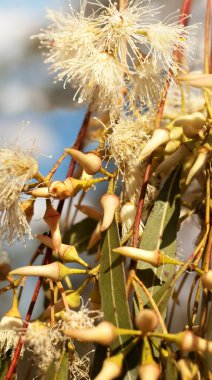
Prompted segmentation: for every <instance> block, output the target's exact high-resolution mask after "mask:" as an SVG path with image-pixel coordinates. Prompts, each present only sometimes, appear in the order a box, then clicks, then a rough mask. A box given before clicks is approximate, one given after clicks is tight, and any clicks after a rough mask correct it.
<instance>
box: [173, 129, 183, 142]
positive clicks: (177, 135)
mask: <svg viewBox="0 0 212 380" xmlns="http://www.w3.org/2000/svg"><path fill="white" fill-rule="evenodd" d="M182 136H183V128H182V127H174V128H172V129H171V130H170V140H178V141H179V140H180V139H181V137H182Z"/></svg>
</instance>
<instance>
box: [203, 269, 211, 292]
mask: <svg viewBox="0 0 212 380" xmlns="http://www.w3.org/2000/svg"><path fill="white" fill-rule="evenodd" d="M201 281H202V285H203V286H204V288H206V289H209V290H212V270H209V271H208V272H207V273H204V274H203V275H202V277H201Z"/></svg>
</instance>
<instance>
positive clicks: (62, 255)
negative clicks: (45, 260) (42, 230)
mask: <svg viewBox="0 0 212 380" xmlns="http://www.w3.org/2000/svg"><path fill="white" fill-rule="evenodd" d="M35 237H36V238H37V239H38V240H40V241H41V243H43V244H45V245H46V246H47V247H49V248H51V249H52V250H53V249H54V246H53V241H52V239H51V238H50V237H49V236H47V235H35ZM53 256H54V257H56V258H59V259H60V260H62V261H63V262H64V263H71V262H76V263H79V264H82V265H83V266H85V267H88V266H89V265H88V264H87V263H86V262H85V261H84V260H82V259H81V258H80V257H79V255H78V253H77V250H76V248H75V247H74V246H73V245H68V244H61V245H60V248H59V250H58V252H56V251H55V252H53Z"/></svg>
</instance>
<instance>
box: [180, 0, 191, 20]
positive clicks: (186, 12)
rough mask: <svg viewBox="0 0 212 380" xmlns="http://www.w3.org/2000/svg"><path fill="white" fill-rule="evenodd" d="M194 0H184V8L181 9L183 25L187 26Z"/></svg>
mask: <svg viewBox="0 0 212 380" xmlns="http://www.w3.org/2000/svg"><path fill="white" fill-rule="evenodd" d="M192 3H193V0H184V1H183V5H182V8H181V10H180V18H179V23H180V24H182V25H183V26H186V25H187V24H188V17H186V16H189V14H190V13H191V7H192Z"/></svg>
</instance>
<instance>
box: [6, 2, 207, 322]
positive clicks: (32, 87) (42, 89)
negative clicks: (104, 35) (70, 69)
mask: <svg viewBox="0 0 212 380" xmlns="http://www.w3.org/2000/svg"><path fill="white" fill-rule="evenodd" d="M79 3H80V1H79V0H75V1H74V0H72V1H71V4H72V5H73V6H75V7H76V8H77V7H78V6H79ZM151 3H152V5H155V6H160V5H165V7H164V8H163V9H162V19H163V18H164V17H165V16H166V15H167V14H169V13H171V12H172V11H174V10H176V9H178V8H180V7H181V4H182V0H167V1H161V0H152V2H151ZM205 4H206V0H194V11H193V17H192V23H196V22H203V21H204V9H205ZM48 7H49V8H52V9H66V8H67V7H68V1H67V0H66V1H65V0H36V1H29V0H1V2H0V56H1V60H0V88H1V91H0V139H1V142H7V143H9V144H12V143H13V141H14V140H15V139H16V138H18V141H19V142H20V143H21V144H24V145H25V144H26V146H30V144H34V142H35V145H36V153H37V158H38V161H39V163H40V171H41V173H42V174H44V175H45V174H46V173H47V172H48V170H49V169H50V168H51V166H52V164H53V163H54V162H55V160H56V159H57V158H58V157H59V155H60V154H61V153H62V152H63V149H64V147H67V146H71V145H72V144H73V142H74V140H75V138H76V135H77V133H78V130H79V128H80V125H81V122H82V120H83V116H84V113H85V110H86V109H85V108H79V106H78V104H77V103H74V102H73V101H72V98H73V94H74V92H73V91H72V90H71V89H70V88H68V87H67V88H66V89H63V85H62V83H57V84H54V78H53V76H52V75H50V74H49V73H48V67H47V65H45V64H44V62H43V61H44V58H43V56H42V52H41V50H39V48H38V40H37V39H33V40H32V39H30V37H31V36H32V35H35V34H37V33H38V32H39V30H40V28H41V27H43V26H45V25H46V22H47V21H46V19H45V15H46V8H48ZM200 18H201V19H200ZM196 39H197V43H198V49H197V55H196V56H195V61H193V63H191V65H194V62H195V65H196V66H195V68H196V67H198V62H199V63H200V56H201V51H202V47H203V25H201V24H200V25H199V29H198V32H197V37H196ZM67 165H68V162H67V161H65V162H64V164H63V165H62V167H61V169H60V171H59V174H58V175H59V176H60V177H61V178H64V176H65V173H66V170H67ZM43 212H44V203H42V202H40V203H39V206H37V211H36V215H35V218H34V221H33V223H32V230H33V233H42V232H43V231H44V230H45V227H44V223H43V222H42V216H43ZM191 230H193V232H192V234H193V235H195V233H197V232H198V228H197V227H195V226H193V225H192V228H191V226H190V224H186V223H184V231H183V232H180V235H179V241H181V244H180V245H181V247H180V249H181V250H183V251H184V252H185V253H187V254H188V255H190V254H191V252H192V244H191V243H190V241H193V240H194V239H193V235H192V236H191ZM195 231H196V232H195ZM183 236H186V241H185V239H183ZM2 245H3V248H4V249H6V250H7V251H8V253H9V255H10V258H11V265H12V267H13V268H15V267H18V266H22V265H26V264H28V262H29V260H30V257H31V255H32V253H33V250H34V249H35V247H36V246H37V245H38V244H37V241H35V239H34V240H33V241H29V242H27V246H26V247H24V246H23V244H19V243H17V244H16V245H14V246H12V247H9V246H8V245H7V244H5V243H4V242H3V243H2ZM35 282H36V280H35V279H33V278H30V279H29V280H28V287H27V293H26V294H25V296H24V297H22V301H21V312H22V315H23V317H24V316H25V314H26V311H27V308H28V305H29V300H30V298H31V295H32V292H33V289H34V286H35ZM9 293H11V292H9ZM9 293H8V294H3V295H2V296H1V305H2V307H1V315H2V314H4V313H5V312H6V311H7V310H8V309H9V308H10V306H11V296H12V295H11V294H9ZM39 297H40V299H41V298H42V297H43V296H42V293H41V294H40V296H39ZM182 302H183V300H182ZM41 307H42V303H41V302H38V303H37V305H36V308H35V313H34V314H33V317H35V316H37V315H39V314H40V311H41V309H40V308H41ZM178 309H179V315H180V318H182V313H181V312H180V307H179V308H178Z"/></svg>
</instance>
